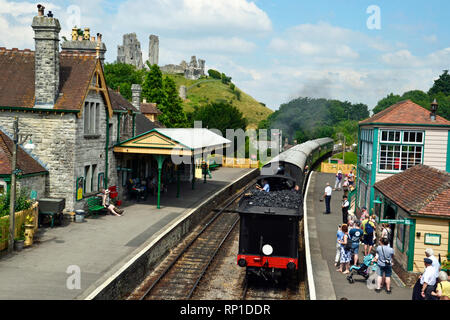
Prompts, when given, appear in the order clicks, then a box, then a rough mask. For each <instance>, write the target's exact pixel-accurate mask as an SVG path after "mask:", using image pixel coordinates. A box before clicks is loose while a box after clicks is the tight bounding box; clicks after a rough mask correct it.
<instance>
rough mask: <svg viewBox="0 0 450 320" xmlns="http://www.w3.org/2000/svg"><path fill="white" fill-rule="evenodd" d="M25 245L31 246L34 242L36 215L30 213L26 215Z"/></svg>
mask: <svg viewBox="0 0 450 320" xmlns="http://www.w3.org/2000/svg"><path fill="white" fill-rule="evenodd" d="M24 227H25V232H24V236H25V243H24V244H25V246H27V247H28V246H31V245H32V244H33V238H34V217H33V215H32V214H29V215H27V216H26V217H25V225H24Z"/></svg>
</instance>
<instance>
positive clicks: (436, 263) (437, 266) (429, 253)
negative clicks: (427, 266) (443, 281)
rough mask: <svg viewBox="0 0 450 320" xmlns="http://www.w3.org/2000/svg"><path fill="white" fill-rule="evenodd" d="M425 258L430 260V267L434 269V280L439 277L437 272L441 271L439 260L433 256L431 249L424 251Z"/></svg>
mask: <svg viewBox="0 0 450 320" xmlns="http://www.w3.org/2000/svg"><path fill="white" fill-rule="evenodd" d="M425 256H426V257H427V258H428V259H430V260H431V261H433V262H432V264H431V265H432V267H433V268H434V273H435V275H436V280H437V278H438V277H439V270H441V264H440V263H439V260H438V259H437V258H436V257H435V256H434V251H433V249H431V248H427V249H425Z"/></svg>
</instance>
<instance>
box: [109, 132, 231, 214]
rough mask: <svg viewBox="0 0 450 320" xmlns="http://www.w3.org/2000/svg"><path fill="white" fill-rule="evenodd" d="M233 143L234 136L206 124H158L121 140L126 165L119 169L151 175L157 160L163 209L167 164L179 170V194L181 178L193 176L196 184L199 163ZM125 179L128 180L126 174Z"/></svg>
mask: <svg viewBox="0 0 450 320" xmlns="http://www.w3.org/2000/svg"><path fill="white" fill-rule="evenodd" d="M230 144H231V141H230V140H228V139H225V138H223V137H222V136H221V135H218V134H216V133H214V132H212V131H211V130H208V129H205V128H155V129H153V130H150V131H148V132H145V133H143V134H141V135H138V136H136V137H133V138H131V139H128V140H126V141H123V142H121V143H120V144H117V145H116V146H114V152H115V153H116V154H123V159H122V162H121V163H122V167H119V168H118V170H120V171H122V172H124V177H126V176H127V175H126V173H127V172H130V171H133V172H135V173H136V172H139V173H138V174H140V175H141V176H146V175H148V173H149V168H150V170H151V168H152V165H151V164H152V162H154V161H155V160H156V167H157V176H158V190H157V193H158V202H157V207H158V209H159V208H160V194H161V172H162V169H163V166H165V168H166V169H167V172H170V176H172V177H173V175H174V174H176V179H177V197H179V195H180V180H181V179H183V180H187V179H191V181H192V189H194V188H195V164H196V163H197V162H199V161H201V160H202V159H206V157H207V155H208V154H211V153H215V152H217V151H221V150H222V149H224V148H227V147H228V146H229V145H230ZM130 167H133V168H130ZM154 167H155V166H154ZM122 181H124V182H125V181H126V178H125V179H122ZM124 182H123V183H124Z"/></svg>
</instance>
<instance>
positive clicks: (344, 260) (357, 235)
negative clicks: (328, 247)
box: [335, 210, 394, 294]
mask: <svg viewBox="0 0 450 320" xmlns="http://www.w3.org/2000/svg"><path fill="white" fill-rule="evenodd" d="M347 220H348V224H347V223H346V224H342V225H339V227H338V231H337V242H336V257H335V266H336V267H337V266H338V264H339V265H340V267H339V269H337V270H336V271H339V272H342V273H344V274H347V273H349V272H350V271H349V270H350V264H352V265H355V266H356V265H358V263H359V262H358V258H359V249H360V244H361V243H362V244H363V245H364V257H366V256H367V255H369V254H372V248H373V245H374V241H375V239H376V235H375V234H376V232H375V230H376V228H377V226H376V221H375V217H374V216H369V214H368V213H367V210H365V211H363V212H362V215H361V219H356V216H354V215H350V216H349V217H348V218H347ZM384 227H385V226H383V228H384ZM383 230H384V229H383ZM389 243H390V239H389V232H383V231H382V233H381V238H380V240H379V245H378V246H377V248H376V254H375V257H374V258H373V259H372V261H373V263H377V266H378V267H377V275H378V277H377V283H376V284H377V288H376V289H375V291H376V292H380V291H381V290H382V288H383V287H385V290H386V292H387V293H388V294H390V293H391V275H392V261H393V257H394V249H393V248H392V247H391V246H390V245H389ZM344 269H345V271H344Z"/></svg>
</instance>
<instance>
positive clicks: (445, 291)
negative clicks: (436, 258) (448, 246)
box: [431, 271, 450, 300]
mask: <svg viewBox="0 0 450 320" xmlns="http://www.w3.org/2000/svg"><path fill="white" fill-rule="evenodd" d="M438 279H439V282H438V284H437V285H436V290H435V291H434V292H432V293H431V295H432V296H434V297H436V298H435V299H436V300H437V299H439V300H450V282H449V281H448V275H447V273H446V272H445V271H440V272H439V277H438Z"/></svg>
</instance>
